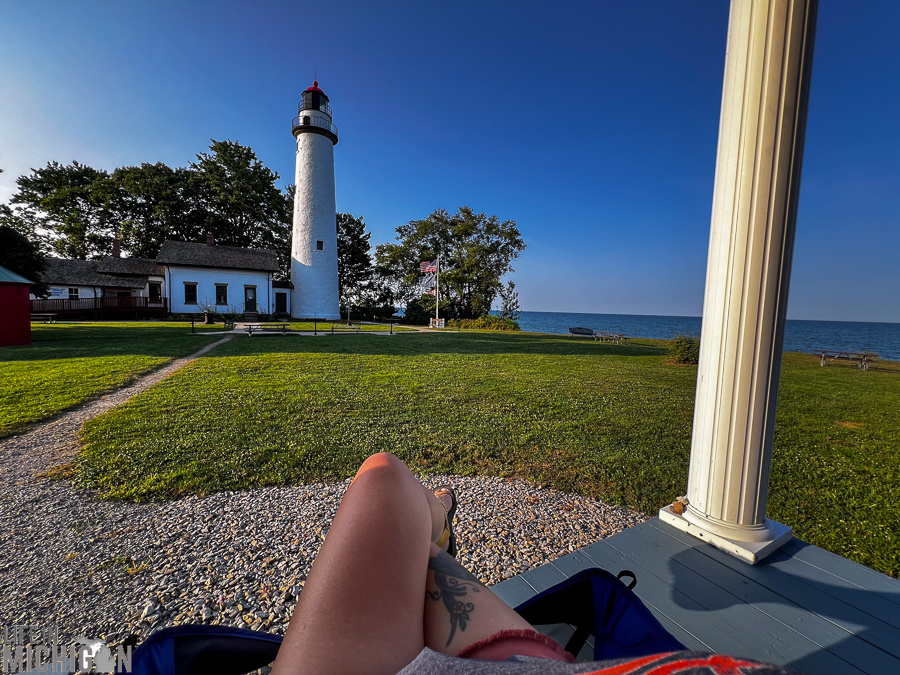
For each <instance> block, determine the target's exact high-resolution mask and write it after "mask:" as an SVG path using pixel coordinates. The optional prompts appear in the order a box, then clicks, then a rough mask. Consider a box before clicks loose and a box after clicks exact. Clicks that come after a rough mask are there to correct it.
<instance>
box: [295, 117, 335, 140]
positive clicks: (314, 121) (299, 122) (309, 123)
mask: <svg viewBox="0 0 900 675" xmlns="http://www.w3.org/2000/svg"><path fill="white" fill-rule="evenodd" d="M301 127H321V128H322V129H327V130H328V131H330V132H331V133H333V134H334V135H335V136H337V135H338V128H337V127H336V126H334V124H332V123H331V122H329V121H328V120H323V119H322V118H321V117H313V116H312V115H297V117H295V118H294V119H293V120H292V121H291V132H293V131H294V129H298V128H301Z"/></svg>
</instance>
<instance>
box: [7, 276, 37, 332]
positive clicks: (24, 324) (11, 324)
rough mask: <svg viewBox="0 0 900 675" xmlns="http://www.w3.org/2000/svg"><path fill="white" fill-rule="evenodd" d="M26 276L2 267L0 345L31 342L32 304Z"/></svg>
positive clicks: (29, 283)
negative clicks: (29, 298)
mask: <svg viewBox="0 0 900 675" xmlns="http://www.w3.org/2000/svg"><path fill="white" fill-rule="evenodd" d="M33 283H34V282H33V281H28V279H26V278H25V277H22V276H19V275H18V274H16V273H15V272H10V271H9V270H8V269H6V268H5V267H0V347H11V346H13V345H30V344H31V305H30V303H29V300H28V289H29V288H30V287H31V284H33Z"/></svg>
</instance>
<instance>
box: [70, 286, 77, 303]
mask: <svg viewBox="0 0 900 675" xmlns="http://www.w3.org/2000/svg"><path fill="white" fill-rule="evenodd" d="M77 299H78V289H77V288H70V289H69V300H77Z"/></svg>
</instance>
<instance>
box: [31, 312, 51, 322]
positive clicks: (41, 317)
mask: <svg viewBox="0 0 900 675" xmlns="http://www.w3.org/2000/svg"><path fill="white" fill-rule="evenodd" d="M31 320H32V321H40V322H42V323H56V314H52V313H47V314H32V315H31Z"/></svg>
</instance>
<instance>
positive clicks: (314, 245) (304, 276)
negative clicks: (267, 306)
mask: <svg viewBox="0 0 900 675" xmlns="http://www.w3.org/2000/svg"><path fill="white" fill-rule="evenodd" d="M299 108H300V109H299V113H300V114H299V115H298V116H297V117H295V118H294V121H293V123H292V124H291V131H292V133H293V134H294V138H295V139H296V140H297V171H296V175H295V177H294V178H295V180H294V184H295V185H296V192H295V193H294V227H293V233H292V242H291V282H292V283H293V284H294V292H293V293H292V294H291V295H292V299H291V316H293V317H294V318H298V319H299V318H319V319H339V318H340V306H339V297H338V265H337V222H336V209H335V201H334V146H335V145H337V142H338V135H337V131H338V130H337V127H336V126H334V124H332V122H331V107H330V106H329V105H328V97H327V96H326V95H325V92H324V91H322V90H321V89H319V83H318V82H313V86H311V87H310V88H309V89H307V90H306V91H304V92H303V100H302V101H300V106H299Z"/></svg>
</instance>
